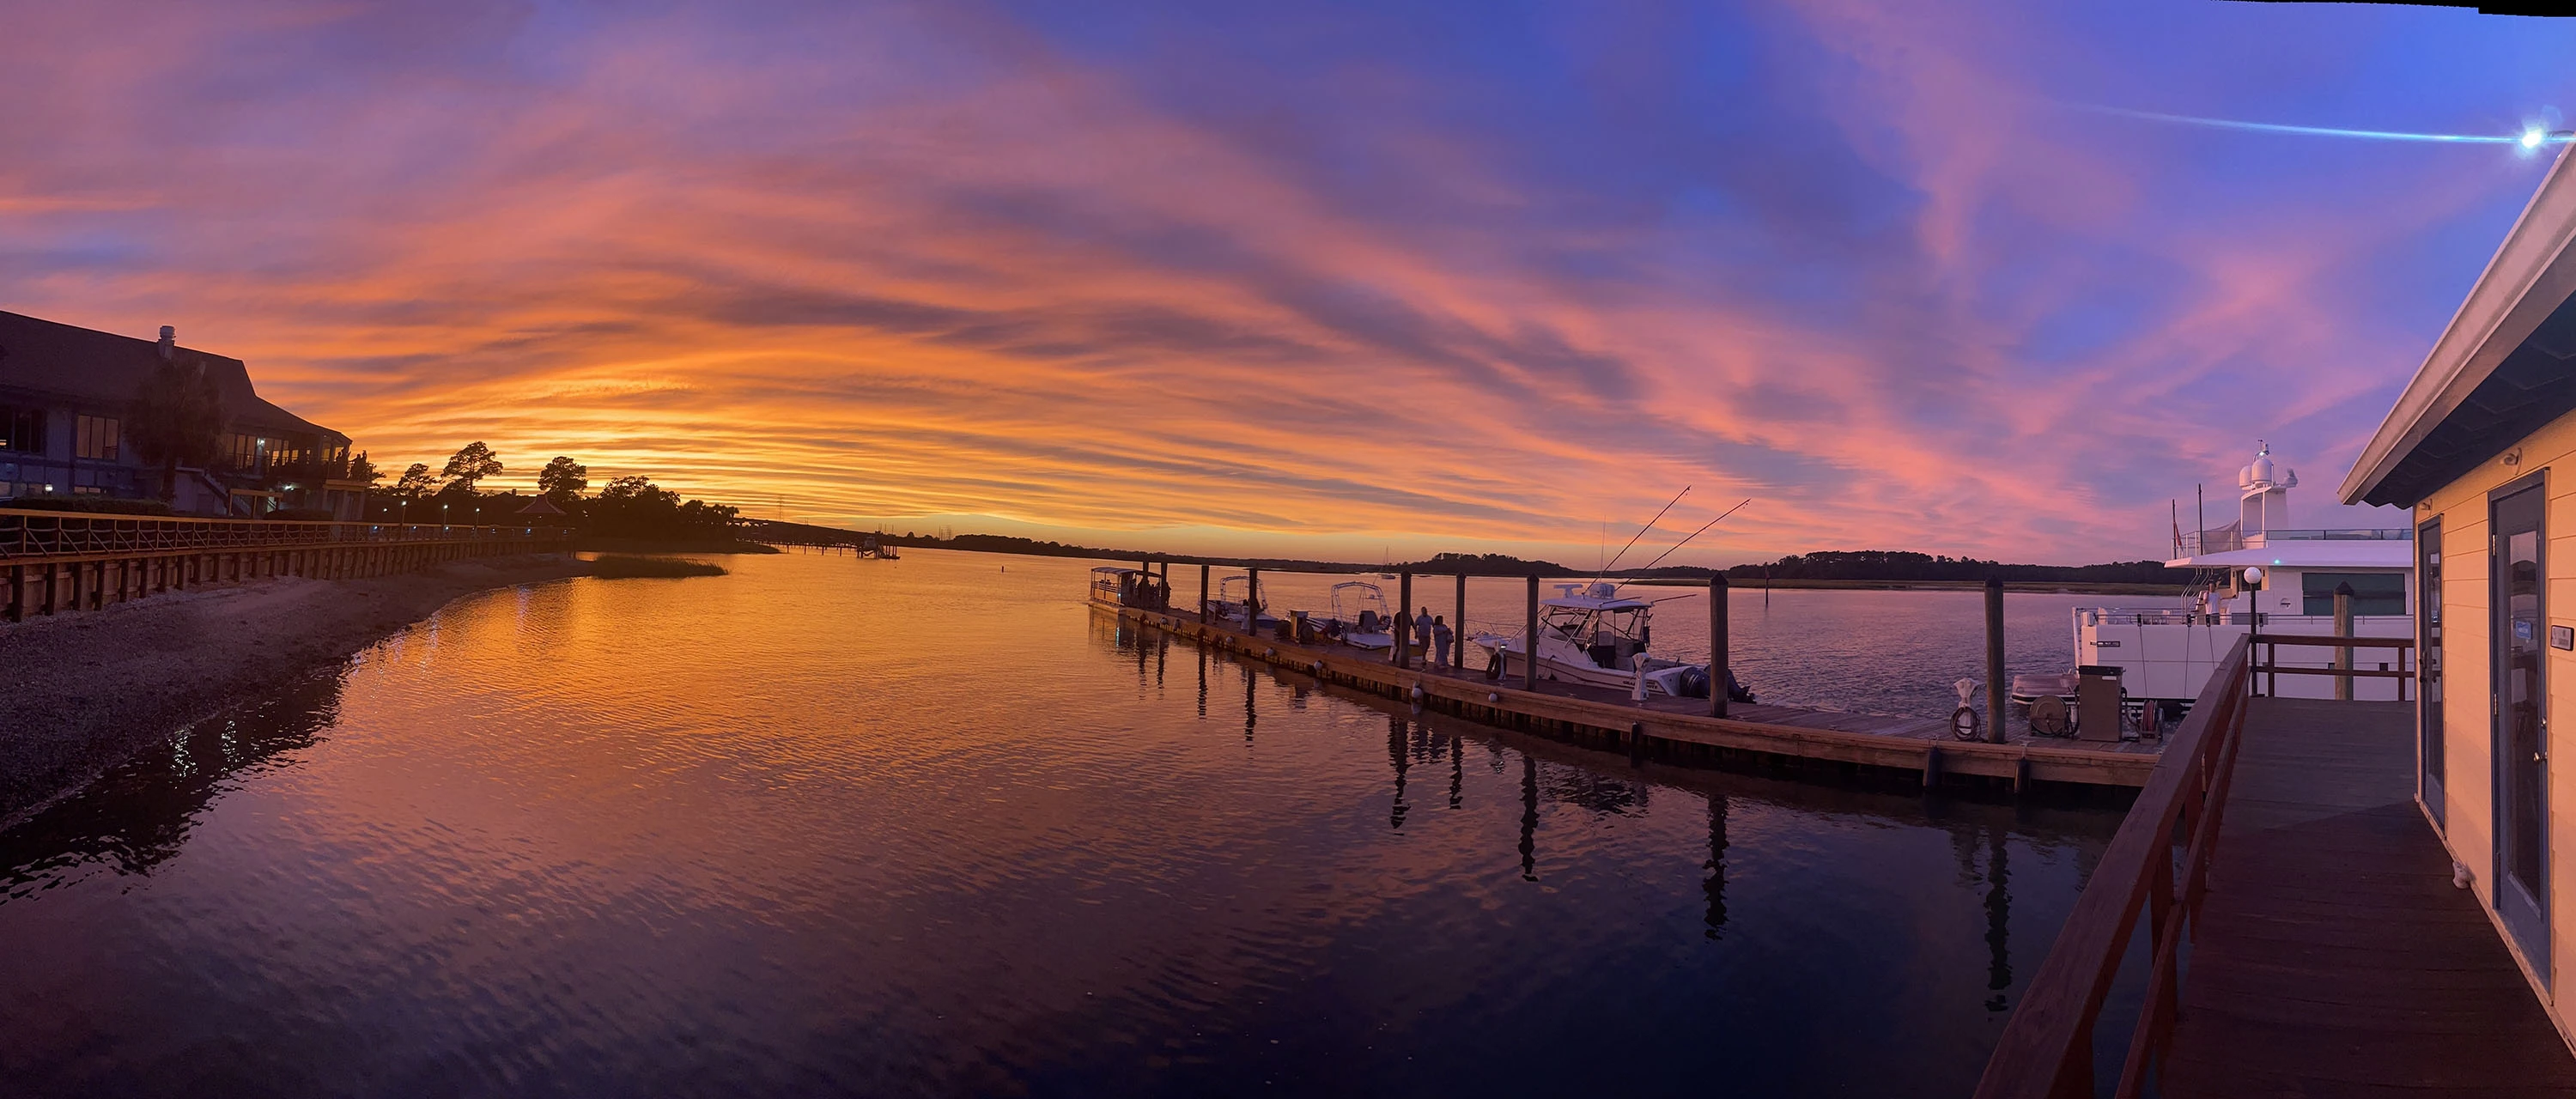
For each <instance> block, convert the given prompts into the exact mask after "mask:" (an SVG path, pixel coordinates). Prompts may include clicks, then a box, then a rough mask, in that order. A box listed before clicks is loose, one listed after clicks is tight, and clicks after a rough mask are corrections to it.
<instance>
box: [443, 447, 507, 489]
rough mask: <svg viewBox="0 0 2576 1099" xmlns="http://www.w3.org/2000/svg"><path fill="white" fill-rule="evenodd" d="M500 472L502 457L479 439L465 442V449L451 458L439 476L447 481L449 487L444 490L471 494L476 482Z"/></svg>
mask: <svg viewBox="0 0 2576 1099" xmlns="http://www.w3.org/2000/svg"><path fill="white" fill-rule="evenodd" d="M500 472H501V459H500V458H499V457H497V456H495V455H494V454H493V453H492V448H491V447H488V446H485V445H483V443H482V442H481V441H480V440H477V441H475V442H471V443H467V444H465V447H464V449H462V450H459V451H457V452H456V456H455V457H452V458H449V459H448V460H447V468H446V469H445V470H442V471H441V472H440V473H439V476H440V477H442V478H445V479H446V481H447V487H446V489H444V490H442V491H453V492H462V493H466V494H468V495H471V494H472V493H473V492H474V482H476V481H480V480H482V479H484V478H486V477H493V476H498V475H499V474H500Z"/></svg>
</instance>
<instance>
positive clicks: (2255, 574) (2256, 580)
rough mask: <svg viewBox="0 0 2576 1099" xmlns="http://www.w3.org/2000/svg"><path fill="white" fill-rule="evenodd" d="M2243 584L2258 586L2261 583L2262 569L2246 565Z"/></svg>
mask: <svg viewBox="0 0 2576 1099" xmlns="http://www.w3.org/2000/svg"><path fill="white" fill-rule="evenodd" d="M2245 582H2246V583H2248V584H2260V583H2262V582H2263V570H2262V568H2261V567H2260V566H2255V565H2248V566H2246V568H2245Z"/></svg>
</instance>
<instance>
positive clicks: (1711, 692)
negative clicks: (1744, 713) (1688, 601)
mask: <svg viewBox="0 0 2576 1099" xmlns="http://www.w3.org/2000/svg"><path fill="white" fill-rule="evenodd" d="M1726 642H1727V637H1726V574H1725V573H1722V572H1713V573H1710V574H1709V576H1708V716H1710V717H1725V716H1726V703H1727V697H1726V667H1727V658H1728V657H1729V656H1730V655H1732V654H1730V653H1728V652H1727V651H1726V648H1727V645H1726Z"/></svg>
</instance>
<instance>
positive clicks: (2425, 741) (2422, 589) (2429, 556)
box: [2398, 519, 2447, 825]
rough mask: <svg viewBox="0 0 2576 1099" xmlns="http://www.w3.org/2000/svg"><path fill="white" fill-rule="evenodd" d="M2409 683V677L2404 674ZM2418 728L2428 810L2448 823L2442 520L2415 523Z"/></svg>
mask: <svg viewBox="0 0 2576 1099" xmlns="http://www.w3.org/2000/svg"><path fill="white" fill-rule="evenodd" d="M2398 682H2399V683H2401V684H2402V683H2404V682H2405V680H2402V679H2401V680H2398ZM2415 682H2416V685H2417V686H2418V687H2419V688H2421V689H2420V690H2419V691H2417V692H2416V696H2415V729H2416V734H2417V737H2418V739H2419V744H2418V749H2419V752H2420V755H2419V757H2418V759H2419V765H2420V766H2421V768H2422V775H2423V782H2422V783H2421V793H2422V795H2423V798H2424V811H2425V812H2428V813H2431V814H2432V815H2433V823H2434V824H2436V825H2444V823H2445V822H2444V821H2443V817H2442V814H2443V813H2444V812H2446V811H2447V808H2446V806H2445V805H2444V803H2443V799H2442V766H2443V763H2444V759H2443V756H2442V521H2441V520H2440V519H2435V520H2433V521H2432V522H2429V523H2426V524H2424V525H2423V526H2421V527H2417V528H2415Z"/></svg>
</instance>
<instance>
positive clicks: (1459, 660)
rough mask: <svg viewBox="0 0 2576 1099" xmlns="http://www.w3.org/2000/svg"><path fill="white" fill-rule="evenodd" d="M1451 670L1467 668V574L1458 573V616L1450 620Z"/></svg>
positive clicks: (1461, 670)
mask: <svg viewBox="0 0 2576 1099" xmlns="http://www.w3.org/2000/svg"><path fill="white" fill-rule="evenodd" d="M1449 641H1450V645H1449V670H1450V671H1453V672H1463V671H1466V670H1467V574H1466V573H1463V572H1462V573H1459V574H1458V617H1456V618H1453V619H1450V620H1449Z"/></svg>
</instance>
